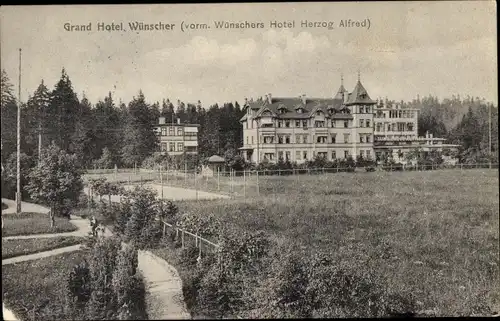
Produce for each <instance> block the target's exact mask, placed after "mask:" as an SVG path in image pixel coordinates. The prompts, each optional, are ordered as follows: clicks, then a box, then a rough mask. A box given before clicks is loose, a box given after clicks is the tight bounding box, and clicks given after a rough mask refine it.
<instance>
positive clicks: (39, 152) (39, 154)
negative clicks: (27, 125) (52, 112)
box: [38, 121, 42, 163]
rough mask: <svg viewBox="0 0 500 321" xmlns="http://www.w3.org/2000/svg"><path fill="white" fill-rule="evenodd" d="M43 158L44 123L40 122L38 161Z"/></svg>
mask: <svg viewBox="0 0 500 321" xmlns="http://www.w3.org/2000/svg"><path fill="white" fill-rule="evenodd" d="M41 160H42V123H41V121H40V123H39V124H38V163H40V161H41Z"/></svg>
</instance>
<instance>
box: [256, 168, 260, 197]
mask: <svg viewBox="0 0 500 321" xmlns="http://www.w3.org/2000/svg"><path fill="white" fill-rule="evenodd" d="M257 196H260V190H259V171H258V170H257Z"/></svg>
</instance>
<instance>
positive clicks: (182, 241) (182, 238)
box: [181, 229, 184, 248]
mask: <svg viewBox="0 0 500 321" xmlns="http://www.w3.org/2000/svg"><path fill="white" fill-rule="evenodd" d="M181 245H182V248H184V229H182V230H181Z"/></svg>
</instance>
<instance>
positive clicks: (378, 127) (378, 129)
mask: <svg viewBox="0 0 500 321" xmlns="http://www.w3.org/2000/svg"><path fill="white" fill-rule="evenodd" d="M376 131H377V132H380V123H377V126H376Z"/></svg>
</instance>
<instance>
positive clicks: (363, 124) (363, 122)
mask: <svg viewBox="0 0 500 321" xmlns="http://www.w3.org/2000/svg"><path fill="white" fill-rule="evenodd" d="M359 127H365V120H364V119H360V120H359Z"/></svg>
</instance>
